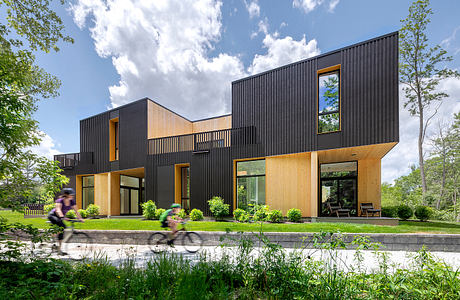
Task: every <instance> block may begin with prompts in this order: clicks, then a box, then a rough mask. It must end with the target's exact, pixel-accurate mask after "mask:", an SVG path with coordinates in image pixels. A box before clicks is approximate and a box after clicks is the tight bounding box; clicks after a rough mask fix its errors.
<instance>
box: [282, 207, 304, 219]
mask: <svg viewBox="0 0 460 300" xmlns="http://www.w3.org/2000/svg"><path fill="white" fill-rule="evenodd" d="M286 216H287V218H288V219H289V221H291V222H300V219H301V218H302V212H301V211H300V209H298V208H291V209H290V210H288V212H287V215H286Z"/></svg>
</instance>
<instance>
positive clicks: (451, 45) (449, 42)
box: [441, 26, 460, 55]
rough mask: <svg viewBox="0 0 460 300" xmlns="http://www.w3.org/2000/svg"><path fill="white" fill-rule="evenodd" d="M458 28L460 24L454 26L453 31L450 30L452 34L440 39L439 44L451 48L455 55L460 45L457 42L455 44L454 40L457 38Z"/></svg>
mask: <svg viewBox="0 0 460 300" xmlns="http://www.w3.org/2000/svg"><path fill="white" fill-rule="evenodd" d="M459 30H460V26H458V27H457V28H455V29H454V31H453V32H452V34H451V35H450V36H449V37H447V38H445V39H444V40H442V41H441V46H442V47H444V48H446V49H447V50H448V49H452V50H453V52H454V55H457V54H458V53H460V45H458V43H457V44H455V42H456V40H457V31H459ZM454 44H455V45H454Z"/></svg>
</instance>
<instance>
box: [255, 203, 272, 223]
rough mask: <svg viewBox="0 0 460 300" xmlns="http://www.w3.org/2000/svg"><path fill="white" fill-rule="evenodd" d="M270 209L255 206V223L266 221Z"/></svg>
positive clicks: (265, 206)
mask: <svg viewBox="0 0 460 300" xmlns="http://www.w3.org/2000/svg"><path fill="white" fill-rule="evenodd" d="M269 211H270V207H269V206H268V205H255V206H254V215H253V218H254V221H265V220H266V219H267V216H268V212H269Z"/></svg>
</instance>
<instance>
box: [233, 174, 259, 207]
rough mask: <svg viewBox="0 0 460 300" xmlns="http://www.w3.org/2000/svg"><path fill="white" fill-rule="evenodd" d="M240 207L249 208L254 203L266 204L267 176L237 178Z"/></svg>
mask: <svg viewBox="0 0 460 300" xmlns="http://www.w3.org/2000/svg"><path fill="white" fill-rule="evenodd" d="M236 184H237V195H238V196H237V200H238V204H237V206H238V208H241V209H244V210H246V211H247V210H248V209H249V208H250V207H251V206H254V205H265V176H255V177H241V178H238V179H237V183H236Z"/></svg>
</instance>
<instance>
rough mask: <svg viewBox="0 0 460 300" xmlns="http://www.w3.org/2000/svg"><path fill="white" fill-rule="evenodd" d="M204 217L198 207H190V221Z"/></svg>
mask: <svg viewBox="0 0 460 300" xmlns="http://www.w3.org/2000/svg"><path fill="white" fill-rule="evenodd" d="M203 219H204V217H203V212H202V211H201V210H199V209H196V208H194V209H192V211H191V212H190V220H192V221H201V220H203Z"/></svg>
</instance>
